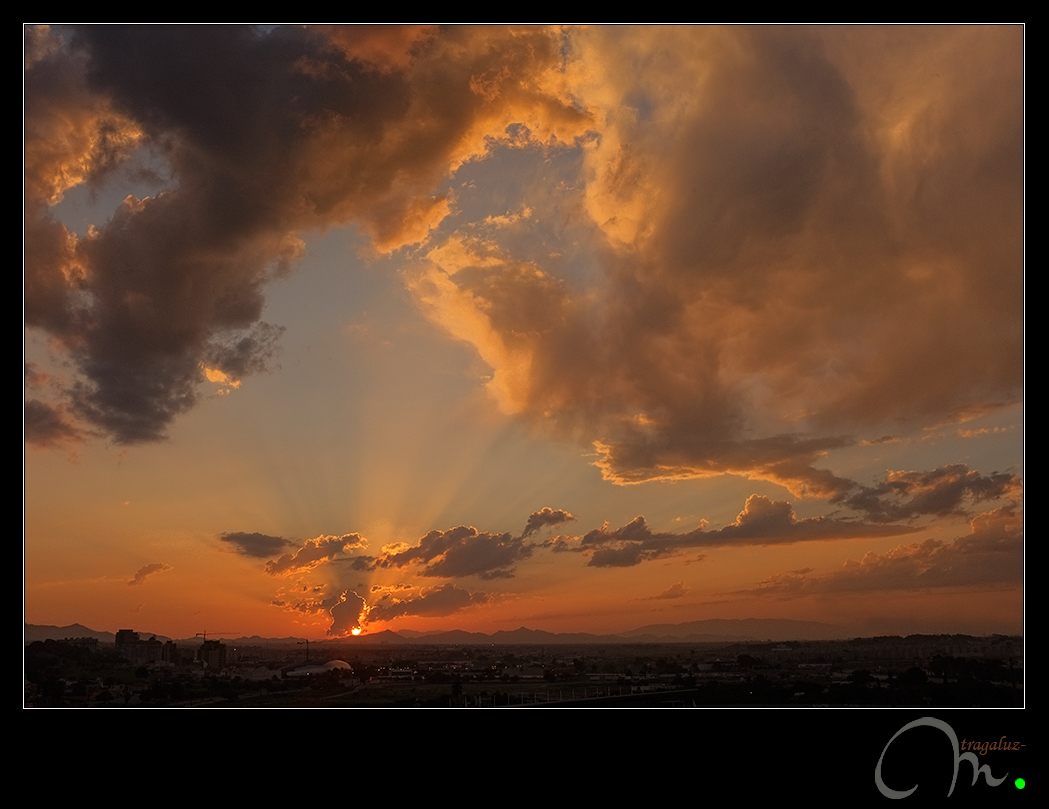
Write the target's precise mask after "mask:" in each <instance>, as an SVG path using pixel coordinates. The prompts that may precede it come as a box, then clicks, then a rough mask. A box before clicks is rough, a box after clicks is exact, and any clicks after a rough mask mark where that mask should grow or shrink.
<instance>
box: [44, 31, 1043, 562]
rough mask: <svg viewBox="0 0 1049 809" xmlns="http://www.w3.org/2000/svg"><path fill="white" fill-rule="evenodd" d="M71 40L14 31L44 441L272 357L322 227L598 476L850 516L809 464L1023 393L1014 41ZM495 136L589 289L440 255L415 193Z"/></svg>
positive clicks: (509, 247)
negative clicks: (349, 240)
mask: <svg viewBox="0 0 1049 809" xmlns="http://www.w3.org/2000/svg"><path fill="white" fill-rule="evenodd" d="M72 31H73V33H72V35H71V36H66V37H64V38H63V37H59V36H57V35H56V34H54V33H48V32H47V31H45V30H42V29H30V30H28V31H27V36H26V43H27V46H26V62H27V68H26V73H25V99H26V102H25V121H26V158H25V163H26V169H25V176H26V183H25V187H26V201H25V210H26V229H25V233H26V284H25V290H26V292H25V301H26V306H25V312H26V322H27V324H28V325H30V326H32V327H36V328H39V329H42V330H44V331H45V332H46V333H48V334H49V335H50V336H51V337H52V338H53V341H54V344H55V345H56V346H60V347H62V348H64V350H65V351H66V352H67V353H68V355H69V356H70V357H71V358H72V360H73V362H74V365H75V368H76V369H77V372H78V373H77V377H76V379H75V380H74V381H72V382H71V383H70V384H68V385H67V387H66V389H65V399H64V401H63V402H62V403H59V404H55V403H51V404H48V405H47V406H46V407H47V408H48V409H44V406H43V405H42V404H34V405H33V406H32V412H31V413H28V414H27V437H30V433H31V434H32V436H33V438H32V440H34V441H35V442H36V443H37V444H39V445H42V446H54V445H57V444H59V443H62V442H70V441H75V440H78V439H80V438H82V437H83V436H86V435H89V434H91V433H97V432H101V433H103V434H107V435H109V436H111V437H112V438H114V439H115V440H117V441H118V442H121V443H133V442H136V441H149V440H156V439H158V438H161V437H162V436H163V435H164V434H165V432H166V430H167V429H168V427H169V426H170V424H171V423H172V421H173V420H174V419H175V418H177V417H178V415H179V414H181V413H184V412H186V411H187V410H188V409H190V408H192V407H193V406H194V405H195V404H196V403H197V401H198V400H199V396H200V393H199V386H200V384H201V382H202V381H203V380H204V379H205V377H206V376H209V375H210V376H212V377H213V378H220V379H223V380H226V381H228V382H229V384H230V385H231V386H235V384H236V383H237V382H238V381H239V380H240V379H241V378H242V377H244V376H247V375H250V374H253V373H259V372H261V371H263V370H265V369H266V368H267V367H270V366H271V365H272V362H273V358H274V356H275V354H276V351H277V349H278V341H279V337H280V333H281V330H280V327H279V326H276V325H272V324H267V323H264V322H262V321H261V314H262V311H263V306H264V303H265V298H264V293H265V288H266V284H267V283H268V282H269V281H270V280H271V279H272V278H274V277H276V276H280V275H282V274H285V273H287V272H288V271H289V268H290V267H291V266H292V265H293V264H294V262H295V260H296V258H297V257H298V256H299V255H300V254H301V252H302V249H303V242H302V240H301V234H306V233H307V232H309V231H310V230H314V229H319V228H326V227H329V226H332V225H336V224H341V223H346V222H355V223H357V224H358V225H359V226H360V227H361V228H362V229H363V230H364V231H365V232H366V233H368V234H370V235H371V237H372V240H373V244H374V246H375V248H376V249H377V250H379V251H393V250H395V249H397V248H399V247H401V246H403V245H406V244H414V243H419V242H421V241H423V240H424V239H428V238H429V239H430V240H431V241H430V242H429V244H428V247H427V249H426V253H425V255H426V256H427V259H426V260H425V261H423V262H421V263H420V264H419V265H418V266H416V267H415V268H414V270H413V272H411V273H410V274H409V279H410V280H409V288H410V289H411V291H412V294H413V295H414V296H415V298H416V300H417V301H418V303H419V306H420V309H421V311H422V312H423V313H424V314H425V315H426V316H427V317H428V318H430V319H431V320H432V322H433V323H434V324H436V325H437V326H438V327H439V328H441V329H442V330H444V331H446V332H447V333H448V334H449V335H450V336H452V337H454V338H456V339H458V340H461V341H464V342H465V343H468V344H469V345H471V346H473V347H474V349H476V351H477V352H478V354H479V355H480V357H481V358H482V360H483V361H484V362H485V363H486V364H487V365H489V366H490V367H491V371H492V373H491V376H490V379H489V381H488V383H487V388H488V391H489V392H490V394H491V395H492V396H493V397H494V398H495V399H496V401H497V402H498V403H499V405H500V406H501V407H502V408H503V409H504V410H505V411H506V412H508V413H513V414H516V415H517V416H518V417H519V418H522V419H526V420H528V421H530V422H531V423H533V424H535V425H537V426H538V427H539V428H540V429H542V430H544V431H548V432H550V433H552V434H554V435H557V436H559V437H567V438H570V439H571V440H574V441H576V442H578V443H580V444H582V445H584V446H588V445H589V446H593V447H595V448H596V450H597V452H598V460H597V465H598V466H599V467H600V468H601V470H602V472H603V474H604V476H605V478H606V479H608V480H610V481H613V482H615V483H620V484H628V483H640V482H644V481H649V480H658V479H677V478H686V477H697V476H707V475H720V474H724V473H734V474H739V475H743V476H748V477H752V478H763V479H766V480H770V481H774V482H778V483H781V484H783V485H785V486H787V487H788V488H790V489H791V490H792V491H794V492H795V493H797V494H815V495H819V496H827V497H835V498H838V499H840V500H842V501H844V502H847V503H848V504H849V505H850V506H851V507H855V508H860V509H861V510H863V509H864V508H865V506H864V501H863V498H864V497H865V496H867V494H868V493H866V492H863V491H859V490H858V487H857V484H855V483H853V482H852V481H849V480H845V479H842V478H839V477H837V476H835V475H834V474H832V473H831V472H829V471H827V470H824V469H820V468H818V464H819V463H820V460H821V458H823V457H824V455H825V454H826V453H827V452H829V451H830V450H833V449H836V448H840V447H844V446H847V445H849V444H851V443H853V442H855V441H857V440H858V439H859V437H863V436H882V435H885V434H886V433H897V432H899V431H900V430H902V429H907V428H915V427H923V426H928V425H929V424H933V423H935V424H941V423H945V422H947V421H950V420H951V419H952V418H959V417H960V415H961V414H963V413H969V412H973V411H974V410H977V409H980V408H984V409H986V408H993V407H996V406H1001V405H1004V404H1009V403H1012V402H1016V401H1019V399H1020V397H1021V394H1022V381H1023V157H1024V153H1023V30H1022V28H1021V27H1017V26H1014V27H964V28H939V27H936V28H933V27H926V28H920V29H914V28H870V27H866V28H833V29H809V28H757V27H754V28H708V27H687V26H678V27H672V28H669V29H666V28H648V27H644V28H619V27H595V28H587V29H568V30H566V31H561V30H558V29H546V28H540V27H528V28H511V27H496V28H483V27H452V28H434V27H429V26H419V27H403V28H399V27H394V28H389V27H383V28H375V29H371V30H369V29H354V28H342V27H331V26H327V27H320V28H316V29H310V28H277V29H274V30H272V31H263V30H261V29H254V28H250V27H247V28H243V27H235V26H223V27H190V28H181V27H175V26H164V27H145V26H143V27H134V28H122V27H83V28H76V29H72ZM654 54H658V59H656V58H654V56H653V55H654ZM682 88H687V92H683V90H682ZM588 133H589V134H588ZM584 136H585V137H584ZM499 143H503V144H511V143H512V144H517V145H522V144H524V145H528V144H531V145H542V144H547V145H549V144H557V145H560V146H572V145H573V144H575V145H574V147H573V148H575V149H577V150H580V154H581V160H580V162H579V170H578V171H579V173H578V175H577V176H574V177H572V178H568V181H566V182H562V183H561V186H560V187H563V188H571V189H574V191H572V194H574V196H572V197H571V199H570V200H568V201H567V202H562V203H556V202H554V203H551V209H550V210H540V209H529V218H530V219H533V220H544V218H550V219H553V220H557V219H558V217H563V216H564V215H565V212H564V210H558V209H557V205H558V204H562V205H564V206H565V207H566V209H567V208H569V207H571V210H572V211H575V212H577V213H578V212H581V215H582V216H583V217H584V218H585V219H586V221H587V223H588V225H587V227H588V231H587V232H588V235H587V236H586V239H587V240H589V241H588V242H587V244H586V246H587V247H588V248H589V249H590V250H591V257H590V264H592V265H593V266H594V268H595V271H594V273H593V274H592V275H591V276H590V277H588V280H587V282H586V284H585V285H583V286H581V285H580V283H579V282H578V279H575V280H574V281H573V282H572V283H569V282H568V280H566V279H565V278H562V277H560V276H559V275H558V274H557V272H556V268H557V266H558V264H557V261H555V260H554V256H553V252H554V251H553V248H551V255H550V259H549V260H544V259H542V256H539V255H538V254H535V253H534V254H533V255H530V256H529V257H528V259H527V260H524V259H523V258H521V257H519V256H518V255H517V254H516V253H515V250H514V243H513V242H512V241H500V235H499V231H498V230H495V231H492V230H491V229H489V231H486V233H488V234H489V235H488V236H486V238H485V239H479V238H474V237H472V236H470V235H469V233H470V227H469V226H466V227H464V228H462V229H460V232H457V233H456V234H454V235H451V236H448V235H445V234H441V235H440V236H439V238H438V237H437V235H436V234H437V233H438V231H436V230H435V228H437V227H438V225H439V224H440V223H441V222H442V221H444V220H445V219H446V218H447V217H449V216H450V215H451V213H452V211H453V208H452V202H451V200H450V199H449V197H448V196H447V194H446V193H445V192H444V191H442V190H441V188H442V185H441V184H442V182H444V181H446V180H447V178H448V177H449V176H450V175H451V173H452V172H454V171H455V170H456V169H457V168H458V167H460V166H461V165H463V164H464V163H466V162H468V161H471V160H479V159H482V158H484V157H485V156H486V155H488V154H489V153H490V151H491V150H492V148H493V146H494V145H496V144H499ZM140 147H147V148H148V149H150V150H151V152H152V153H153V154H154V155H155V156H157V157H158V158H160V159H161V160H162V161H163V162H164V163H165V165H166V171H167V172H168V173H169V175H170V181H169V184H168V188H167V190H166V191H165V192H164V193H161V194H158V195H157V196H155V197H152V198H149V199H144V200H138V199H135V198H130V197H129V198H128V200H127V201H126V202H125V203H124V204H123V205H122V206H121V207H120V208H119V209H118V210H116V211H115V212H114V214H113V216H112V218H111V219H110V221H109V222H107V223H106V224H104V225H99V226H97V227H96V228H95V229H94V230H92V232H90V233H88V234H86V235H85V234H80V235H74V234H72V233H70V232H68V231H67V230H66V228H65V227H64V226H62V225H61V224H60V223H58V222H57V221H56V220H55V219H54V218H53V217H52V215H51V210H50V208H51V206H52V205H54V204H55V203H56V202H58V201H59V200H60V199H61V197H62V195H63V194H64V193H65V192H66V191H67V190H68V189H70V188H72V187H74V186H76V185H78V184H81V183H96V184H97V183H100V182H102V181H103V180H105V179H106V178H109V177H113V176H115V172H116V171H117V170H118V169H119V167H120V166H122V165H124V164H126V163H127V161H128V160H129V159H130V158H131V156H132V155H133V154H134V153H135V150H136V149H138V148H140ZM570 196H571V195H570ZM550 199H554V195H550ZM495 214H497V215H498V216H499V217H502V219H501V220H500V221H503V220H505V221H506V222H507V223H509V222H510V218H508V217H505V216H504V214H506V209H505V208H503V209H501V210H499V211H496V212H493V215H495ZM573 216H575V214H573ZM577 218H578V217H577ZM483 221H484V222H488V223H491V222H494V221H496V220H495V219H493V218H492V216H488V217H486V218H484V219H483ZM478 226H480V223H478ZM510 229H512V228H510ZM537 256H538V257H537ZM28 410H29V408H28V406H27V411H28ZM75 420H79V422H80V424H78V423H77V422H76V421H75ZM30 422H31V426H32V430H30V429H28V427H29V426H30V424H29V423H30ZM875 494H879V493H875ZM970 494H971V495H973V496H976V495H977V493H976V492H970ZM848 497H852V498H854V499H853V500H851V501H845V498H848ZM868 513H869V514H870V516H871V519H880V520H883V521H890V520H893V519H898V518H901V517H905V516H906V514H905V513H904V511H901V510H900V509H897V510H895V511H893V510H891V509H890V510H889V511H886V512H885V513H883V514H881V515H875V514H874V513H873V512H870V511H869V510H868ZM556 524H557V523H555V522H545V523H537V524H536V528H538V527H541V526H543V525H546V526H550V527H554V526H555V525H556ZM531 526H532V523H531V522H529V528H526V533H525V536H527V535H529V534H530V533H531V530H530V529H531ZM502 552H503V553H504V555H505V556H504V558H505V559H506V560H507V561H508V562H511V561H513V559H514V558H518V559H519V558H523V557H522V556H521V554H522V553H524V551H523V550H522V547H517V546H512V547H505V548H503V549H502ZM617 553H618V554H619V561H620V562H621V563H628V562H629V561H630V559H631V553H632V551H631V550H629V549H625V548H620V549H618V551H617ZM609 558H610V560H611V557H609ZM455 563H456V560H455V559H454V554H453V557H452V558H448V559H444V558H442V559H441V560H440V561H437V560H436V559H435V560H431V563H430V564H431V568H430V569H431V570H432V572H433V575H440V573H439V572H438V571H440V570H442V569H443V568H444V567H445V566H447V569H448V570H457V569H458V568H457V567H456V564H455ZM487 569H488V570H502V571H504V572H505V571H508V570H509V569H510V568H509V567H508V566H507V565H505V564H504V565H502V566H500V567H494V568H493V567H489V568H487Z"/></svg>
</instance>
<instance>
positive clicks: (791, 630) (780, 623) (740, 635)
mask: <svg viewBox="0 0 1049 809" xmlns="http://www.w3.org/2000/svg"><path fill="white" fill-rule="evenodd" d="M619 635H620V636H621V637H624V638H631V639H641V638H649V639H652V640H661V641H673V640H679V641H695V642H717V641H729V642H737V641H786V640H838V639H840V638H849V637H853V636H854V635H855V633H854V632H850V631H849V630H847V629H845V628H844V627H840V626H833V625H831V624H822V623H818V622H816V621H791V620H787V619H785V618H708V619H706V620H704V621H688V622H687V623H683V624H649V625H648V626H643V627H641V628H639V629H634V630H631V631H630V632H620V633H619Z"/></svg>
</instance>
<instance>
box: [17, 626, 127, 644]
mask: <svg viewBox="0 0 1049 809" xmlns="http://www.w3.org/2000/svg"><path fill="white" fill-rule="evenodd" d="M24 626H25V630H24V633H23V634H24V638H25V642H26V643H33V642H35V641H38V640H64V639H65V638H97V639H98V641H99V643H115V638H116V635H115V634H113V633H112V632H96V631H95V630H94V629H88V628H87V627H86V626H84V625H83V624H70V625H69V626H40V625H38V624H25V625H24Z"/></svg>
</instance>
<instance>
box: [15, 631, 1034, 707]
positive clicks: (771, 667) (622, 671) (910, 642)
mask: <svg viewBox="0 0 1049 809" xmlns="http://www.w3.org/2000/svg"><path fill="white" fill-rule="evenodd" d="M306 665H307V661H306V659H305V652H304V649H303V646H301V645H299V644H297V643H289V644H286V645H283V646H282V645H280V644H273V645H267V646H258V647H252V646H246V647H235V646H234V647H231V648H229V649H224V650H223V660H222V664H221V665H217V664H216V662H215V660H214V658H212V660H211V663H210V665H209V664H208V663H207V661H201V660H199V659H197V655H196V653H195V652H194V650H193V649H192V648H184V649H182V652H181V655H177V654H176V655H174V656H173V657H172V659H170V660H165V661H163V662H161V661H157V660H151V661H142V660H129V659H128V658H127V650H125V652H124V655H123V656H122V655H121V654H118V652H117V651H116V649H115V648H114V647H112V646H109V647H107V646H106V645H105V644H98V645H92V644H77V643H76V642H75V641H55V640H47V641H37V642H34V643H32V644H30V645H28V646H26V647H25V668H24V671H25V704H26V706H27V707H110V708H118V707H158V708H160V707H222V708H232V707H244V708H286V707H289V708H290V707H299V708H412V707H415V708H447V707H482V708H492V707H496V708H507V707H510V708H529V707H533V708H534V707H546V708H555V707H566V708H582V707H594V708H674V707H689V708H691V707H701V708H702V707H770V706H772V707H816V706H829V707H917V708H928V707H942V708H947V707H974V706H977V707H989V708H990V707H999V708H1014V707H1022V706H1023V704H1024V691H1023V640H1022V638H1018V637H1006V636H993V637H989V638H975V637H970V636H964V635H949V636H948V635H912V636H909V637H907V638H900V637H883V638H857V639H853V640H847V641H798V642H790V643H725V644H717V643H710V644H699V643H660V644H652V643H649V644H616V645H608V644H604V645H593V644H581V645H578V646H566V645H559V646H556V647H555V646H545V647H544V646H498V645H483V646H471V645H464V646H447V645H444V646H433V647H427V646H425V645H420V644H414V645H411V646H407V647H404V648H397V647H391V646H375V647H369V646H368V645H366V644H361V643H360V642H357V643H354V644H352V645H348V644H344V645H339V644H337V643H327V644H323V646H322V645H320V644H311V646H310V659H309V661H308V665H309V666H310V669H307V668H306ZM307 671H312V672H313V673H309V674H307V673H306V672H307Z"/></svg>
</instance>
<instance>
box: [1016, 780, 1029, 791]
mask: <svg viewBox="0 0 1049 809" xmlns="http://www.w3.org/2000/svg"><path fill="white" fill-rule="evenodd" d="M1025 786H1027V782H1026V781H1024V779H1022V778H1017V779H1016V788H1017V789H1023V788H1024V787H1025Z"/></svg>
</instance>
